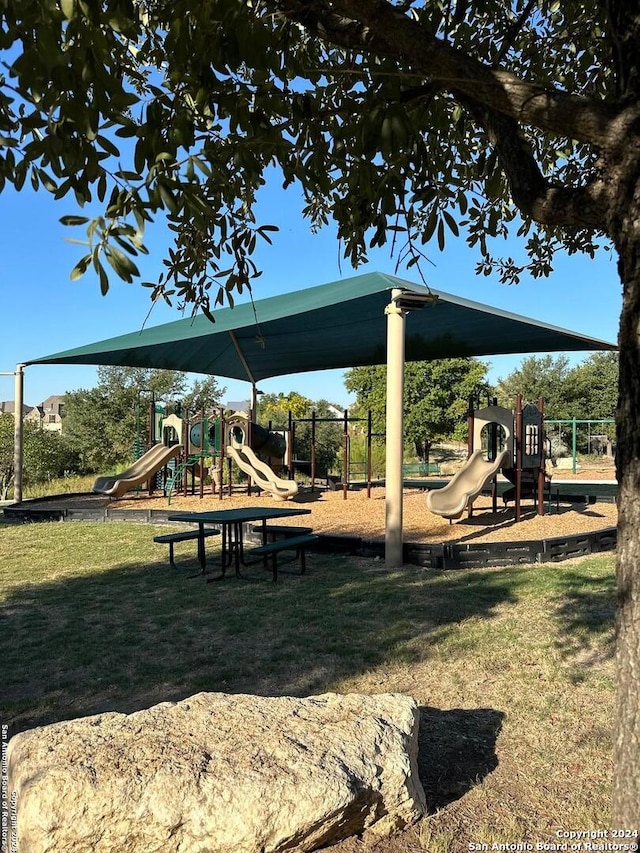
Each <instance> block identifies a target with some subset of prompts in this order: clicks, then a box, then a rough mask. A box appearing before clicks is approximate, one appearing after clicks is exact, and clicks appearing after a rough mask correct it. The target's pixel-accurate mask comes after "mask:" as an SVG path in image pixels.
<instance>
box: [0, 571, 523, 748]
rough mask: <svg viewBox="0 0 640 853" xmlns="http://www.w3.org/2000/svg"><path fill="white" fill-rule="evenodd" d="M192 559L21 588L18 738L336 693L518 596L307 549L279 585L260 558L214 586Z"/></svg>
mask: <svg viewBox="0 0 640 853" xmlns="http://www.w3.org/2000/svg"><path fill="white" fill-rule="evenodd" d="M193 568H194V563H193V562H192V561H190V562H189V563H188V564H186V566H185V564H183V567H182V568H180V569H179V570H177V571H176V570H172V569H170V568H168V567H167V565H166V562H164V561H160V560H159V559H157V560H153V559H151V560H150V561H149V562H148V563H146V564H142V563H137V562H130V563H122V564H120V565H117V566H113V567H112V568H105V569H104V570H97V571H94V572H92V573H89V572H87V573H86V574H84V573H81V572H80V573H78V572H76V573H75V574H73V575H71V576H67V577H60V578H59V579H57V580H43V581H41V582H34V583H33V584H27V585H21V586H17V587H14V588H13V590H12V591H10V592H9V594H8V597H6V598H5V602H4V605H3V606H2V608H1V614H0V615H1V618H2V622H3V631H2V636H1V637H0V654H1V655H2V661H3V681H4V689H3V697H2V700H1V704H0V714H1V715H2V718H3V722H6V723H8V724H9V725H10V733H11V734H13V733H15V732H17V731H20V730H22V729H25V728H30V727H32V726H36V725H42V724H45V723H51V722H55V721H58V720H62V719H71V718H74V717H78V716H84V715H87V714H93V713H99V712H104V711H122V712H126V713H131V712H132V711H134V710H138V709H141V708H146V707H149V706H151V705H153V704H155V703H157V702H161V701H177V700H180V699H183V698H185V697H187V696H190V695H192V694H194V693H197V692H200V691H219V692H230V693H243V692H246V693H254V694H258V695H287V694H288V695H294V696H305V695H309V694H311V693H317V692H322V691H330V690H332V689H335V685H336V684H337V683H339V682H340V681H341V680H342V679H345V678H349V677H353V676H359V675H362V674H363V673H368V672H370V671H373V670H375V668H376V667H378V666H380V665H390V666H393V665H395V664H400V665H406V664H411V663H412V662H419V661H424V660H427V659H428V658H429V655H430V654H431V653H432V652H433V648H434V647H435V645H436V644H437V643H442V642H446V640H447V637H448V636H449V633H450V632H451V633H452V634H453V636H457V635H458V633H459V631H458V628H457V625H458V624H459V623H460V622H462V621H464V620H466V619H468V618H470V617H473V616H484V617H487V618H490V617H491V615H492V612H493V610H494V608H495V607H496V606H498V605H500V604H503V603H504V602H507V601H509V600H511V599H512V596H513V592H512V588H511V582H510V579H509V576H508V575H502V574H499V575H496V574H495V573H490V572H483V571H479V572H477V573H474V574H470V573H460V574H453V573H444V574H433V575H431V574H427V573H424V572H409V571H402V572H396V573H389V572H385V571H376V570H372V569H371V568H370V567H368V564H363V563H361V562H359V561H355V560H350V559H348V558H343V557H335V556H333V557H329V556H320V555H311V556H310V558H309V561H308V574H307V575H304V576H298V575H289V574H287V575H286V576H284V577H282V579H281V581H280V582H279V583H278V584H273V583H272V582H271V581H270V580H269V578H270V574H269V573H265V572H262V571H261V570H260V569H259V568H255V567H254V568H252V569H251V578H250V579H246V580H244V579H237V578H235V577H230V578H228V579H226V580H225V581H222V582H220V583H216V584H205V583H204V581H203V579H202V578H201V577H200V578H188V577H186V574H188V573H190V572H192V571H193ZM376 683H377V684H379V682H376ZM382 689H383V690H384V687H383V688H382Z"/></svg>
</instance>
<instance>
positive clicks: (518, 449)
mask: <svg viewBox="0 0 640 853" xmlns="http://www.w3.org/2000/svg"><path fill="white" fill-rule="evenodd" d="M515 415H516V418H515V421H516V429H515V433H516V436H515V438H516V499H515V520H516V522H519V521H520V501H521V498H522V394H517V395H516V412H515Z"/></svg>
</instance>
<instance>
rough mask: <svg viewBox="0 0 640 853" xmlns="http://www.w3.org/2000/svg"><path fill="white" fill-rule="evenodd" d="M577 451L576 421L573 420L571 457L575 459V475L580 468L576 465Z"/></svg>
mask: <svg viewBox="0 0 640 853" xmlns="http://www.w3.org/2000/svg"><path fill="white" fill-rule="evenodd" d="M576 451H577V436H576V419H575V418H573V421H572V423H571V455H572V457H573V466H572V470H573V473H574V474H575V473H576V471H577V470H578V466H577V464H576Z"/></svg>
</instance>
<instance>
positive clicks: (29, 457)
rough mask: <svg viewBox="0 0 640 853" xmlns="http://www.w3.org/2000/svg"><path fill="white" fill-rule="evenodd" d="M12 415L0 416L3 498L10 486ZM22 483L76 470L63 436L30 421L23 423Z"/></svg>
mask: <svg viewBox="0 0 640 853" xmlns="http://www.w3.org/2000/svg"><path fill="white" fill-rule="evenodd" d="M13 433H14V421H13V415H11V414H1V415H0V500H3V501H4V500H7V499H8V497H9V494H10V491H11V488H12V486H13V440H14V439H13ZM23 438H24V484H25V485H26V486H27V487H28V486H33V485H38V484H40V483H46V482H48V481H49V480H52V479H54V478H56V477H62V476H63V475H64V474H65V473H67V472H70V471H75V470H76V469H77V459H76V456H75V454H74V452H73V450H72V449H71V448H70V446H69V444H68V442H67V441H66V439H65V437H64V436H62V435H60V434H59V433H57V432H50V431H49V430H45V429H42V428H41V427H40V426H39V425H38V424H35V423H33V422H32V421H26V422H25V424H24V434H23Z"/></svg>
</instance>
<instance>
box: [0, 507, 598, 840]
mask: <svg viewBox="0 0 640 853" xmlns="http://www.w3.org/2000/svg"><path fill="white" fill-rule="evenodd" d="M162 530H163V528H160V527H158V528H156V527H154V528H150V527H149V526H146V525H136V524H131V523H129V524H116V523H109V524H103V523H95V524H93V523H74V524H70V523H64V524H63V523H48V524H28V525H7V524H4V523H0V624H1V625H2V630H1V631H0V661H2V664H1V671H2V682H3V683H2V689H1V691H0V721H1V722H2V723H8V724H9V725H10V726H11V728H12V731H13V732H15V731H19V730H21V729H24V728H29V727H32V726H36V725H41V724H44V723H50V722H54V721H57V720H61V719H68V718H71V717H76V716H81V715H86V714H92V713H96V712H98V711H103V710H119V711H125V712H130V711H133V710H136V709H139V708H144V707H148V706H149V705H152V704H155V703H156V702H159V701H164V700H177V699H181V698H184V697H186V696H189V695H191V694H193V693H196V692H199V691H203V690H206V691H225V692H234V693H235V692H249V693H257V694H264V695H283V694H290V695H296V696H302V695H308V694H311V693H318V692H324V691H339V692H353V691H357V692H364V693H377V692H387V691H394V692H395V691H399V692H403V693H407V694H410V695H412V696H413V697H415V699H416V700H417V701H418V703H419V705H420V706H421V733H420V772H421V778H422V781H423V785H424V787H425V790H426V792H427V798H428V802H429V805H430V809H431V812H432V814H431V815H430V816H429V817H428V818H426V819H425V820H423V821H422V822H421V823H420V824H419V825H417V826H416V827H414V828H412V829H411V830H408V831H407V832H405V833H403V834H401V835H399V836H396V837H394V838H392V839H391V840H389V841H387V842H385V843H384V844H383V845H382V846H381V848H380V849H381V850H384V851H389V853H401V851H403V853H409V851H429V852H430V853H458V851H468V850H469V849H470V844H471V843H475V844H482V843H487V844H489V849H491V843H492V842H498V843H510V844H514V843H522V842H531V843H533V844H535V843H536V842H538V841H549V842H556V843H557V842H558V838H557V837H556V831H557V830H559V829H567V830H572V829H579V830H585V829H605V828H608V826H609V817H610V790H609V789H610V776H611V727H612V716H613V700H614V676H613V615H614V602H615V580H614V571H613V557H612V556H610V555H607V556H604V557H592V558H584V559H581V560H577V561H571V562H566V563H560V564H546V565H540V566H520V567H517V568H496V569H488V570H486V569H485V570H480V569H472V570H465V571H455V572H454V571H452V572H431V571H425V570H420V569H417V568H415V567H412V568H408V569H406V570H405V569H403V570H399V571H393V572H390V571H386V570H385V569H384V568H382V567H381V564H380V563H377V562H374V561H367V560H362V559H356V558H352V557H342V556H318V555H310V557H309V561H308V563H309V568H308V574H307V575H305V576H303V577H300V576H297V575H294V574H291V575H289V574H283V575H282V577H281V581H280V582H279V583H278V584H277V585H274V584H272V583H271V581H270V580H269V578H270V575H269V574H268V573H262V572H260V571H258V570H256V569H253V570H252V572H251V573H250V575H249V578H248V579H240V580H238V579H236V578H234V577H230V578H229V579H227V580H225V581H224V582H221V583H216V584H208V585H207V584H204V583H203V581H202V578H193V577H192V578H190V577H188V575H190V574H192V573H193V571H194V570H195V569H196V561H195V553H194V552H195V545H194V543H193V542H191V543H185V544H184V545H181V546H177V548H176V553H177V558H178V564H179V566H180V568H179V569H178V571H174V570H172V569H170V568H169V566H168V560H167V553H166V548H164V547H161V546H158V545H155V544H154V543H153V542H152V536H153V535H154V534H155V533H158V532H161V531H162ZM209 541H210V542H211V541H213V540H209ZM210 550H211V549H210ZM349 844H350V843H349V842H348V843H347V845H349ZM351 844H352V845H353V843H351ZM349 849H351V847H349ZM478 849H479V848H478Z"/></svg>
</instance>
